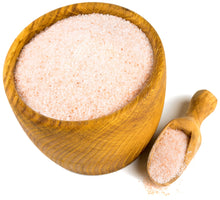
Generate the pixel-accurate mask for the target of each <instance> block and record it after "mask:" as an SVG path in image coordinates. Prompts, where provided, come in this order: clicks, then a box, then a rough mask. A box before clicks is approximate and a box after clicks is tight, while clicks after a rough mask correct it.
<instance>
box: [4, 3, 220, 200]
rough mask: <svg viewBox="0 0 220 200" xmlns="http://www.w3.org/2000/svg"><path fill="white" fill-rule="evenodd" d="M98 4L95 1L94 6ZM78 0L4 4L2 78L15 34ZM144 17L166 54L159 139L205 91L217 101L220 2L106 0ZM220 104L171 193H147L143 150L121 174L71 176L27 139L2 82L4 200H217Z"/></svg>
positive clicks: (210, 117)
mask: <svg viewBox="0 0 220 200" xmlns="http://www.w3.org/2000/svg"><path fill="white" fill-rule="evenodd" d="M96 1H97V2H98V0H96ZM78 2H81V1H75V0H66V1H62V0H36V1H31V0H7V1H6V0H5V1H1V3H0V25H1V31H0V34H1V36H0V67H1V69H0V72H1V77H2V71H3V65H4V59H5V56H6V54H7V51H8V49H9V47H10V45H11V44H12V42H13V40H14V39H15V38H16V36H17V35H18V34H19V33H20V32H21V31H22V30H23V28H25V27H26V26H27V25H28V24H29V23H31V22H32V21H33V20H34V19H36V18H38V17H39V16H41V15H43V14H45V13H47V12H49V11H51V10H53V9H56V8H58V7H61V6H64V5H68V4H73V3H78ZM105 2H111V3H114V4H118V5H121V6H124V7H126V8H128V9H131V10H133V11H135V12H137V13H138V14H140V15H142V16H143V17H144V18H145V19H146V20H148V21H149V22H150V23H151V24H152V25H153V26H154V28H155V29H156V31H157V32H158V34H159V36H160V38H161V40H162V42H163V45H164V49H165V54H166V63H167V90H166V99H165V107H164V111H163V115H162V118H161V122H160V124H159V128H158V130H157V133H159V132H160V130H161V129H162V128H163V127H164V126H165V124H166V123H167V122H168V121H169V120H171V119H173V118H175V117H177V116H179V115H180V114H181V113H182V112H183V110H184V109H185V107H186V105H187V102H188V101H189V100H190V97H191V96H192V95H193V94H194V93H195V92H196V91H197V90H200V89H208V90H210V91H211V92H212V93H213V94H214V95H215V96H216V97H217V98H218V99H220V89H219V85H220V77H219V69H220V11H219V8H220V4H218V3H219V1H218V0H216V1H214V0H206V1H202V0H200V1H196V0H185V1H175V0H173V1H171V0H166V1H164V0H151V1H148V0H146V1H144V0H143V1H140V0H132V1H128V0H127V1H125V0H124V1H122V0H112V1H105ZM219 122H220V110H219V104H218V105H217V107H216V110H215V112H214V113H212V114H211V115H210V116H209V117H208V118H207V119H206V120H205V121H204V122H203V124H202V126H201V132H202V136H203V141H202V145H201V147H200V149H199V151H198V153H197V155H196V157H195V158H194V159H193V161H192V162H191V163H190V165H189V167H188V168H187V169H186V171H185V172H184V174H183V175H182V177H181V178H180V179H179V180H178V181H177V182H175V183H174V184H173V185H172V186H170V187H169V188H167V189H166V190H168V191H169V193H170V194H169V195H167V193H166V195H164V194H163V193H161V192H159V194H153V195H150V194H149V188H148V187H147V186H146V171H145V168H144V167H145V165H144V163H145V162H146V158H145V157H146V152H144V153H143V154H142V155H141V156H140V157H139V159H137V160H136V161H134V162H133V163H132V164H130V165H129V166H127V167H125V168H124V169H121V170H119V171H117V172H114V173H111V174H107V175H100V176H85V175H80V174H76V173H73V172H70V171H67V170H65V169H63V168H61V167H60V166H58V165H57V164H55V163H54V162H52V161H51V160H50V159H48V158H47V157H46V156H44V155H43V154H42V153H41V152H40V151H39V150H38V149H37V148H36V147H35V146H34V145H33V143H32V142H31V141H30V140H29V138H28V137H27V136H26V134H25V133H24V131H23V130H22V128H21V127H20V125H19V123H18V122H17V120H16V118H15V117H14V114H13V112H12V110H11V108H10V106H9V103H8V101H7V98H6V95H5V93H4V88H3V83H2V81H0V127H1V129H0V199H1V200H12V199H13V200H14V199H22V200H26V199H32V200H35V199H43V200H44V199H54V200H56V199H67V200H69V199H139V200H142V199H159V198H160V199H189V200H191V199H200V198H203V199H214V200H217V199H220V193H219V185H220V183H219V181H220V172H219V169H220V164H219V163H220V162H219V158H220V157H219V153H220V130H219V129H218V128H219V126H218V125H219Z"/></svg>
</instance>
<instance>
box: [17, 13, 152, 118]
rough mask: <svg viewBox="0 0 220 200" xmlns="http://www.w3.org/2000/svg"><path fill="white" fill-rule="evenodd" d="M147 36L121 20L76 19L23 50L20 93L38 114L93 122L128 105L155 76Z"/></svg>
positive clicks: (46, 32)
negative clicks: (150, 77) (152, 71)
mask: <svg viewBox="0 0 220 200" xmlns="http://www.w3.org/2000/svg"><path fill="white" fill-rule="evenodd" d="M152 66H153V51H152V47H151V44H150V42H149V40H148V38H147V37H146V35H145V34H144V33H143V32H142V31H141V30H140V29H139V28H138V27H137V26H136V25H134V24H132V23H131V22H129V21H126V20H124V19H122V18H120V17H116V16H112V15H103V14H89V15H78V16H72V17H69V18H66V19H63V20H61V21H58V22H57V23H55V24H54V25H52V26H50V27H49V28H47V29H45V30H44V31H42V32H41V33H39V34H38V35H36V36H35V37H34V38H33V39H32V40H31V41H30V42H29V43H28V44H26V45H25V46H24V48H23V49H22V51H21V53H20V56H19V58H18V61H17V64H16V68H15V74H14V75H15V83H16V88H17V91H18V94H19V95H20V97H21V98H22V99H23V101H24V102H25V103H26V104H27V105H28V106H29V107H31V108H32V109H33V110H35V111H37V112H39V113H41V114H43V115H45V116H47V117H51V118H55V119H58V120H70V121H80V120H89V119H94V118H98V117H102V116H104V115H108V114H110V113H113V112H115V111H116V110H118V109H120V108H122V107H123V106H125V105H126V104H127V103H128V102H130V101H131V100H132V99H133V98H135V97H136V95H137V94H138V93H139V92H140V90H141V89H142V88H143V86H144V84H145V83H146V80H147V79H148V78H149V76H150V74H151V70H152Z"/></svg>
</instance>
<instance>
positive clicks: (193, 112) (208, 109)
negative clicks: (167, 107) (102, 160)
mask: <svg viewBox="0 0 220 200" xmlns="http://www.w3.org/2000/svg"><path fill="white" fill-rule="evenodd" d="M216 104H217V99H216V97H215V96H214V95H213V94H212V93H211V92H209V91H208V90H199V91H198V92H196V93H195V94H194V95H193V97H192V99H191V102H190V104H189V108H188V110H187V112H186V116H190V117H193V118H194V119H195V121H196V122H197V123H198V125H199V126H200V125H201V123H202V121H203V120H204V119H205V118H206V117H207V116H208V115H210V114H211V113H212V112H213V111H214V110H215V107H216Z"/></svg>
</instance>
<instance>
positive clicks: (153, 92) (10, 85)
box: [3, 3, 166, 174]
mask: <svg viewBox="0 0 220 200" xmlns="http://www.w3.org/2000/svg"><path fill="white" fill-rule="evenodd" d="M89 13H103V14H111V15H115V16H119V17H122V18H124V19H126V20H129V21H131V22H132V23H134V24H136V25H137V26H138V27H139V28H141V29H142V31H143V32H144V33H145V34H146V35H147V37H148V38H149V40H150V42H151V44H152V47H153V52H154V66H153V72H152V75H151V77H150V78H149V80H148V81H147V83H146V86H145V87H144V89H143V90H142V91H141V92H140V94H139V95H138V96H137V97H136V98H135V99H134V100H133V101H132V102H130V103H129V104H127V105H126V106H125V107H123V108H122V109H120V110H119V111H116V112H115V113H113V114H110V115H107V116H104V117H101V118H97V119H94V120H88V121H60V120H55V119H51V118H48V117H45V116H43V115H40V114H39V113H36V112H35V111H33V110H32V109H31V108H30V107H28V106H27V105H26V104H25V103H24V102H23V101H22V99H21V98H20V97H19V95H18V93H17V91H16V88H15V82H14V69H15V66H16V60H17V57H18V56H19V54H20V52H21V49H22V48H23V46H24V45H25V44H27V43H28V42H29V41H30V39H31V38H33V37H34V36H35V35H36V34H38V33H39V32H41V31H42V30H44V29H45V28H46V27H48V26H51V25H52V24H54V23H55V22H57V21H58V20H61V19H64V18H67V17H69V16H73V15H78V14H89ZM3 79H4V87H5V92H6V95H7V97H8V100H9V103H10V105H11V107H12V109H13V111H14V113H15V115H16V117H17V119H18V121H19V123H20V124H21V126H22V127H23V129H24V131H25V132H26V133H27V135H28V136H29V138H30V139H31V140H32V141H33V143H34V144H35V145H36V146H37V147H38V148H39V149H40V150H41V151H42V152H43V153H44V154H45V155H47V156H48V157H49V158H50V159H52V160H53V161H54V162H56V163H57V164H59V165H61V166H62V167H64V168H66V169H68V170H71V171H74V172H77V173H82V174H104V173H109V172H112V171H116V170H118V169H120V168H122V167H124V166H126V165H128V164H129V163H131V162H132V161H133V160H134V159H135V158H137V156H138V155H139V154H140V153H141V151H142V150H143V149H144V148H145V146H146V145H147V144H148V142H149V140H150V139H151V137H152V135H153V134H154V132H155V130H156V128H157V125H158V123H159V120H160V117H161V113H162V109H163V104H164V97H165V87H166V67H165V55H164V50H163V46H162V43H161V41H160V38H159V36H158V35H157V33H156V31H155V30H154V28H153V27H152V26H151V25H150V24H149V23H148V22H147V21H146V20H145V19H143V18H142V17H141V16H139V15H138V14H136V13H134V12H132V11H130V10H128V9H125V8H122V7H119V6H116V5H112V4H106V3H80V4H74V5H70V6H66V7H62V8H59V9H57V10H54V11H52V12H49V13H47V14H45V15H43V16H41V17H40V18H38V19H36V20H35V21H34V22H32V23H31V24H30V25H29V26H27V27H26V28H25V29H24V30H23V31H22V32H21V33H20V35H18V37H17V38H16V39H15V41H14V43H13V44H12V46H11V48H10V50H9V52H8V55H7V57H6V60H5V65H4V71H3Z"/></svg>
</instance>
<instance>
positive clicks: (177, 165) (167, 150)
mask: <svg viewBox="0 0 220 200" xmlns="http://www.w3.org/2000/svg"><path fill="white" fill-rule="evenodd" d="M188 142H189V137H188V136H187V135H186V134H185V133H184V132H183V131H180V130H174V129H171V128H167V129H166V130H165V132H164V133H163V134H162V137H160V138H159V141H158V143H157V145H155V146H154V147H153V148H155V149H152V157H151V163H150V165H149V166H148V173H149V175H150V177H151V178H152V179H153V180H154V181H155V182H157V183H160V184H164V183H167V182H169V181H170V180H172V179H173V178H174V177H176V175H178V173H181V170H182V168H183V167H184V159H185V154H186V150H187V146H188ZM150 156H151V155H150Z"/></svg>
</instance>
